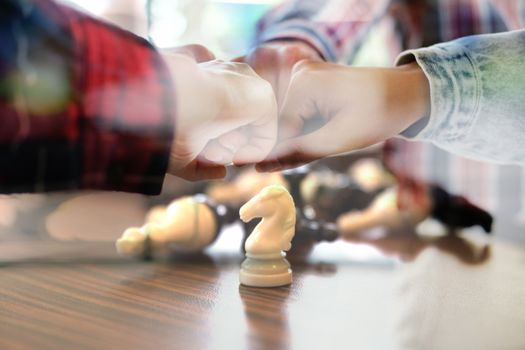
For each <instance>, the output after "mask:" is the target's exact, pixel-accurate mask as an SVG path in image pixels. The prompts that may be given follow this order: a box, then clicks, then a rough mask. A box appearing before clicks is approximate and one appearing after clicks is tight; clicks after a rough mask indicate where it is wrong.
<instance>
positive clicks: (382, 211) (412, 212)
mask: <svg viewBox="0 0 525 350" xmlns="http://www.w3.org/2000/svg"><path fill="white" fill-rule="evenodd" d="M422 199H423V200H419V201H417V202H416V201H413V202H410V203H408V204H407V203H406V205H404V206H403V208H400V207H399V205H398V188H397V187H392V188H389V189H387V190H385V191H383V192H382V193H381V194H380V195H379V196H377V197H376V198H375V199H374V201H373V202H372V204H371V205H370V206H369V207H368V208H366V209H365V210H362V211H351V212H349V213H346V214H343V215H341V216H340V217H339V218H338V219H337V227H338V229H339V231H340V233H341V235H342V236H343V237H344V236H352V235H355V234H357V233H359V232H360V231H363V230H366V229H371V228H374V227H378V226H383V227H386V228H388V229H390V230H400V229H406V228H413V227H415V226H416V225H417V224H418V223H420V222H421V221H423V220H424V219H425V218H427V217H428V216H429V214H430V212H431V209H432V203H431V201H430V198H429V197H428V196H425V197H422Z"/></svg>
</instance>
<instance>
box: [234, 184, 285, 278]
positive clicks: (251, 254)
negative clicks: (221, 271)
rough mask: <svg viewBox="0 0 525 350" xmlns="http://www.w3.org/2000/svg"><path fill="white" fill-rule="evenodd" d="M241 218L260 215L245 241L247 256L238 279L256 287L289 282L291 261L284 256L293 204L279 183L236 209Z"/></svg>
mask: <svg viewBox="0 0 525 350" xmlns="http://www.w3.org/2000/svg"><path fill="white" fill-rule="evenodd" d="M239 215H240V218H241V220H242V221H244V222H248V221H251V220H252V219H254V218H258V217H260V218H262V220H261V222H260V223H259V224H258V225H257V226H256V227H255V229H254V230H253V232H252V233H251V234H250V236H249V237H248V239H247V240H246V243H245V249H246V257H247V259H246V260H245V261H244V262H243V263H242V266H241V271H240V282H241V284H244V285H249V286H255V287H277V286H282V285H287V284H290V283H291V282H292V270H291V269H290V263H289V262H288V261H287V260H286V259H285V258H284V257H285V256H286V253H285V251H288V250H289V249H290V248H291V241H292V238H293V236H294V234H295V205H294V201H293V198H292V196H291V195H290V193H288V191H287V190H286V189H285V188H284V187H283V186H281V185H271V186H267V187H265V188H263V189H262V190H261V191H260V192H259V193H258V194H257V195H256V196H255V197H253V198H252V199H250V200H249V201H248V202H247V203H246V204H244V205H243V206H242V207H241V209H240V210H239Z"/></svg>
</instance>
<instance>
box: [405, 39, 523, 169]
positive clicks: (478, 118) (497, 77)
mask: <svg viewBox="0 0 525 350" xmlns="http://www.w3.org/2000/svg"><path fill="white" fill-rule="evenodd" d="M523 57H525V30H519V31H513V32H507V33H501V34H487V35H479V36H472V37H466V38H462V39H459V40H456V41H452V42H448V43H444V44H439V45H435V46H431V47H429V48H423V49H418V50H412V51H407V52H405V53H404V54H402V55H401V56H400V57H399V59H398V61H397V63H398V64H403V63H406V62H411V61H413V60H416V61H417V63H418V64H419V66H420V67H421V69H422V70H423V72H424V73H425V75H426V77H427V79H428V81H429V84H430V101H431V109H430V114H429V116H428V117H425V118H423V119H419V120H418V122H416V123H415V124H414V125H412V126H411V127H410V128H408V129H407V130H405V131H404V132H403V135H405V136H406V137H408V138H414V139H420V140H427V141H432V142H434V143H435V144H437V145H438V146H440V147H442V148H445V149H447V150H449V151H451V152H454V153H459V154H461V155H464V156H468V157H472V158H476V159H483V160H489V161H493V162H498V163H508V164H525V151H524V150H525V134H524V132H523V131H524V130H525V114H524V111H525V93H524V91H525V63H524V60H523Z"/></svg>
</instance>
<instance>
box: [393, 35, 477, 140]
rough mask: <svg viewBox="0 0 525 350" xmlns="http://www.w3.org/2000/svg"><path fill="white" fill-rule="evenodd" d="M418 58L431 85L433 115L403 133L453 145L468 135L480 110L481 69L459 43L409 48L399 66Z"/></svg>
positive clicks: (396, 63) (398, 59)
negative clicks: (478, 69) (479, 70)
mask: <svg viewBox="0 0 525 350" xmlns="http://www.w3.org/2000/svg"><path fill="white" fill-rule="evenodd" d="M414 60H415V61H416V62H417V63H418V64H419V66H420V67H421V69H422V70H423V72H424V74H425V75H426V77H427V79H428V81H429V85H430V114H429V115H428V116H424V117H422V118H421V119H420V120H418V121H417V122H416V123H414V124H412V125H411V126H410V127H408V128H407V129H406V130H404V131H403V132H402V133H401V136H404V137H406V138H416V139H421V140H427V141H433V142H436V143H440V144H445V145H447V144H448V145H450V144H453V143H456V142H461V141H462V140H464V139H465V137H466V136H467V135H468V134H469V132H470V129H471V127H472V125H473V124H474V122H475V119H476V115H477V111H478V109H479V99H480V95H481V84H480V81H479V72H478V71H477V68H476V66H475V65H474V64H473V61H472V59H471V57H470V56H469V54H468V52H467V50H466V49H465V47H463V46H462V45H460V44H458V43H456V42H450V43H445V44H439V45H434V46H431V47H428V48H422V49H416V50H408V51H405V52H403V53H401V54H400V55H399V57H398V58H397V59H396V61H395V65H396V66H400V65H403V64H407V63H410V62H413V61H414Z"/></svg>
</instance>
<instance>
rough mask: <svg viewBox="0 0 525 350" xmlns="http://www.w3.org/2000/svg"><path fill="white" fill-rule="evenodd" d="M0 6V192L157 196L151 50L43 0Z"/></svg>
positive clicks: (166, 122) (161, 158) (155, 71)
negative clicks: (104, 192) (70, 191)
mask: <svg viewBox="0 0 525 350" xmlns="http://www.w3.org/2000/svg"><path fill="white" fill-rule="evenodd" d="M22 4H23V5H22ZM1 7H2V10H1V13H2V14H1V16H2V20H1V23H2V27H1V28H0V36H1V37H2V49H3V50H2V52H1V53H0V54H1V56H0V65H1V69H0V79H1V81H2V90H1V91H0V114H1V121H0V124H1V127H0V191H1V192H3V193H12V192H34V191H51V190H67V189H78V188H90V189H109V190H122V191H137V192H143V193H148V194H154V193H158V192H159V191H160V188H161V184H162V181H163V178H164V174H165V172H166V168H167V166H168V160H169V152H170V149H171V145H172V140H173V133H174V127H173V124H174V121H173V118H174V113H173V105H172V104H171V100H170V99H169V98H168V97H169V96H170V95H171V94H172V86H171V82H170V80H169V78H167V77H168V74H167V69H166V68H165V66H164V63H163V61H162V59H161V57H160V55H159V54H158V53H157V52H156V51H155V50H154V49H153V48H152V47H151V46H150V45H149V44H148V43H147V42H146V41H144V40H142V39H141V38H139V37H136V36H134V35H133V34H131V33H129V32H126V31H123V30H121V29H118V28H116V27H114V26H111V25H109V24H106V23H103V22H101V21H97V20H95V19H93V18H91V17H89V16H87V15H84V14H82V13H80V12H77V11H75V10H72V9H70V8H68V7H64V6H60V5H57V4H55V3H53V2H51V1H46V0H34V1H27V2H18V1H15V0H9V1H7V2H4V3H3V4H2V5H1Z"/></svg>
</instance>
